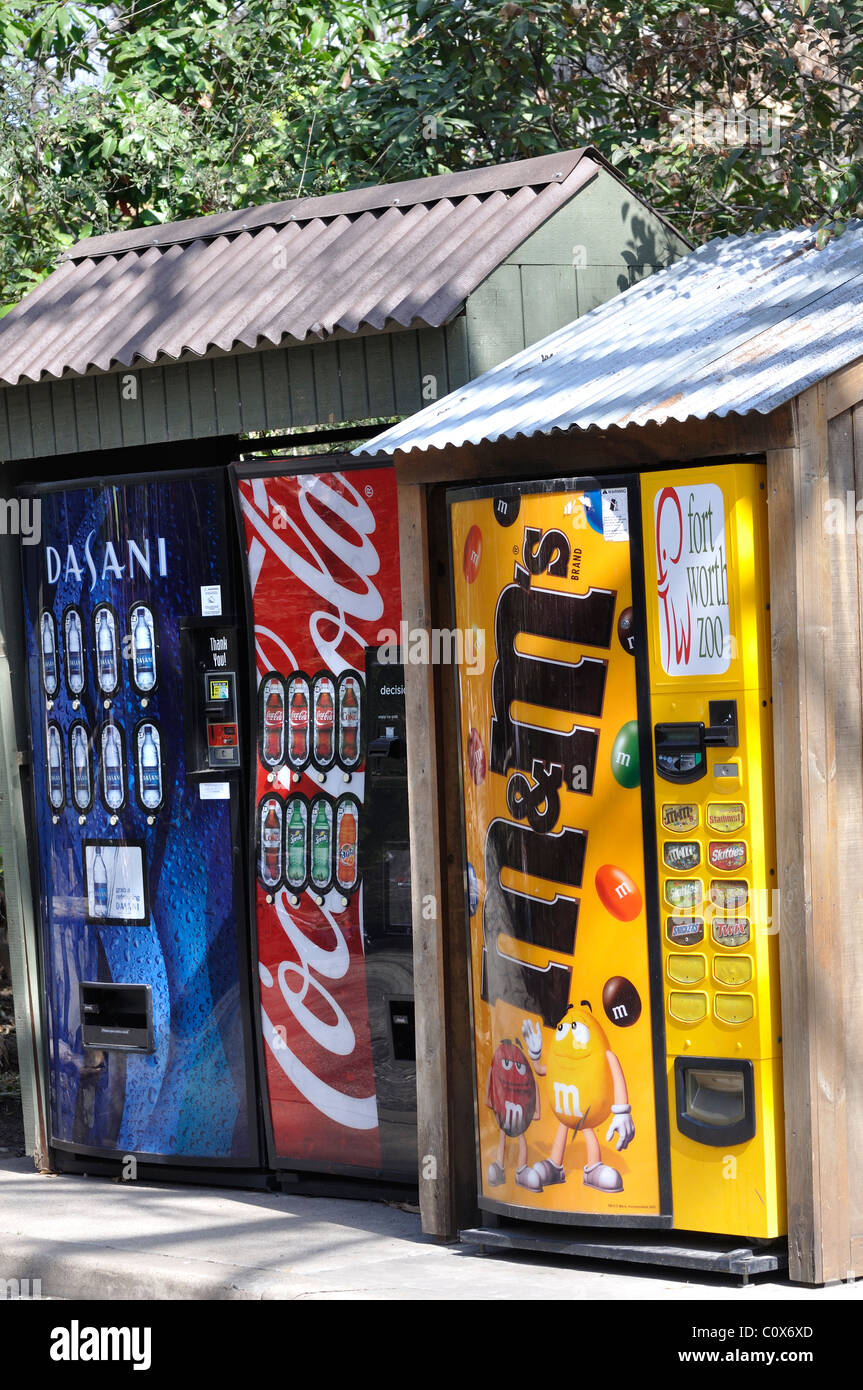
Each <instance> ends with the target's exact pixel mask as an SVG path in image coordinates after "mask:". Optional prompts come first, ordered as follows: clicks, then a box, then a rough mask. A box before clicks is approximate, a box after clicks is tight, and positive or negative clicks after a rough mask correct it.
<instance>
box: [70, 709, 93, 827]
mask: <svg viewBox="0 0 863 1390" xmlns="http://www.w3.org/2000/svg"><path fill="white" fill-rule="evenodd" d="M72 794H73V796H74V797H75V804H76V805H77V806H78V807H80V808H81V809H82V810H83V809H84V807H86V806H89V804H90V755H89V752H88V749H87V735H86V734H85V732H84V728H83V726H82V725H81V724H76V725H75V728H74V730H73V733H72Z"/></svg>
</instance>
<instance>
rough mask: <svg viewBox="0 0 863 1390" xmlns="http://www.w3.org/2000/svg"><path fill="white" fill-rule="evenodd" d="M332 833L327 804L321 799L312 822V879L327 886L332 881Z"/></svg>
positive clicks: (322, 885)
mask: <svg viewBox="0 0 863 1390" xmlns="http://www.w3.org/2000/svg"><path fill="white" fill-rule="evenodd" d="M331 839H332V833H331V830H330V818H329V815H328V814H327V804H326V802H325V801H319V802H318V804H317V807H316V809H315V819H314V822H313V824H312V881H313V882H314V883H315V884H316V885H317V886H318V888H325V887H326V885H327V884H328V883H329V881H330V844H331Z"/></svg>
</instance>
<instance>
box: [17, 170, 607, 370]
mask: <svg viewBox="0 0 863 1390" xmlns="http://www.w3.org/2000/svg"><path fill="white" fill-rule="evenodd" d="M600 166H604V161H603V160H602V157H601V156H600V155H599V154H597V153H596V151H594V150H592V149H590V148H587V149H583V150H569V151H565V152H563V153H561V154H555V155H544V156H542V157H541V158H539V159H527V160H521V161H518V162H517V163H513V164H506V165H497V166H495V167H493V168H486V169H475V170H470V171H468V172H466V173H458V174H447V175H444V176H441V177H436V178H430V179H415V180H411V181H409V182H404V183H393V184H383V185H378V186H377V187H375V188H361V189H356V190H354V191H353V192H348V193H336V194H332V195H330V196H327V197H318V198H302V199H296V200H294V201H292V202H286V203H274V204H270V205H269V206H267V207H261V208H252V209H248V210H246V211H243V212H229V213H219V214H216V215H214V216H212V217H201V218H193V219H191V220H188V221H184V222H176V223H172V224H170V225H167V226H159V227H147V228H144V229H142V230H136V231H131V232H120V233H116V234H112V235H109V236H102V237H94V238H92V239H89V240H86V241H82V242H79V243H78V245H77V246H75V247H73V249H72V250H71V251H70V252H69V253H68V255H67V256H66V257H64V258H63V261H62V262H61V264H60V265H59V266H58V268H57V269H56V270H55V271H54V272H53V273H52V274H51V275H50V276H49V277H48V278H47V279H46V280H44V281H43V282H42V283H41V284H40V285H39V286H37V288H36V289H35V290H34V291H33V292H32V293H31V294H29V295H28V296H27V297H26V298H25V299H23V300H22V301H21V303H20V304H18V305H16V306H15V308H14V309H12V310H11V312H10V313H9V314H7V315H6V317H5V318H3V319H2V320H0V382H5V383H6V384H8V385H15V384H16V383H17V382H19V381H22V380H27V381H39V380H41V379H42V378H45V377H54V378H58V377H61V376H63V375H64V374H66V375H70V374H71V375H75V376H81V375H83V374H85V373H86V372H88V371H91V370H94V369H95V370H98V371H107V370H109V369H110V368H112V367H116V366H124V367H133V366H140V365H145V364H152V363H155V362H157V361H158V362H162V361H166V360H176V359H178V358H182V357H184V356H186V355H188V354H193V355H195V356H203V355H204V354H205V353H207V352H210V351H212V350H214V349H221V350H222V351H225V352H230V351H233V350H235V349H238V348H252V349H254V348H260V347H264V348H266V347H275V346H278V345H280V344H282V343H285V342H296V343H301V342H305V341H308V340H321V339H325V338H327V337H328V336H329V335H331V334H333V333H337V332H338V333H341V334H345V333H347V334H353V333H356V332H358V331H359V330H360V329H365V330H369V329H371V330H378V331H381V330H384V329H387V328H388V327H401V328H411V327H416V326H428V327H438V326H440V325H441V324H443V323H447V322H448V321H449V320H450V319H451V318H452V317H453V316H454V315H455V314H456V313H457V312H458V310H459V309H460V308H461V307H462V305H463V304H464V301H465V300H466V299H467V297H468V296H469V295H470V294H471V293H472V292H473V290H474V289H476V287H477V286H478V285H479V284H480V283H481V282H482V281H483V280H484V279H485V278H486V277H487V276H488V275H489V274H490V273H491V271H492V270H494V269H495V267H496V266H498V265H499V264H500V263H501V261H503V260H505V259H506V257H507V256H508V255H510V253H511V252H512V251H514V250H515V248H516V247H517V246H519V245H520V244H521V242H522V241H524V240H525V239H526V238H527V237H528V236H530V235H531V233H532V232H534V231H536V229H537V228H538V227H540V226H541V225H542V223H543V222H545V221H546V219H547V218H548V217H550V216H551V215H552V214H553V213H554V212H556V211H557V209H558V208H559V207H561V206H562V205H563V204H564V203H566V202H568V201H569V199H570V198H572V197H573V195H574V194H575V193H577V192H578V191H579V189H580V188H582V187H584V185H585V184H586V183H588V182H589V181H590V180H591V179H592V178H593V177H594V176H595V174H596V173H597V171H598V169H599V167H600ZM604 167H605V166H604Z"/></svg>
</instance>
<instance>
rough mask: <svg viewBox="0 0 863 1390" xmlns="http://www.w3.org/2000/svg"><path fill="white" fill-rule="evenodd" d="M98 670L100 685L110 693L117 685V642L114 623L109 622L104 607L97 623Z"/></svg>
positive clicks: (100, 611)
mask: <svg viewBox="0 0 863 1390" xmlns="http://www.w3.org/2000/svg"><path fill="white" fill-rule="evenodd" d="M96 670H97V672H98V676H99V685H100V686H101V687H102V689H103V690H106V691H108V692H109V693H110V691H112V690H114V689H115V687H116V685H117V643H116V641H115V638H114V624H113V622H109V620H108V614H107V612H106V610H105V609H104V608H101V609H100V610H99V618H98V621H97V623H96Z"/></svg>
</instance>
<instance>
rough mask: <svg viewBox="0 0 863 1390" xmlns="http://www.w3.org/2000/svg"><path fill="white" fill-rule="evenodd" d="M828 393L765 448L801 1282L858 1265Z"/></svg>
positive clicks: (838, 520) (853, 819) (858, 1092)
mask: <svg viewBox="0 0 863 1390" xmlns="http://www.w3.org/2000/svg"><path fill="white" fill-rule="evenodd" d="M829 398H830V393H829V391H828V384H827V383H826V382H821V383H819V384H818V385H817V386H814V387H812V388H810V389H809V390H808V391H806V392H804V393H803V394H802V395H801V396H800V397H799V398H798V399H797V401H796V403H795V407H796V408H795V426H796V429H795V433H796V444H795V446H794V447H792V448H785V449H776V450H769V451H768V454H767V462H768V488H769V509H768V517H769V529H770V588H771V628H772V643H773V709H774V746H775V764H776V815H777V851H778V864H777V874H778V886H779V894H780V897H779V946H780V961H781V976H782V1013H783V1020H784V1025H783V1053H784V1070H785V1124H786V1149H787V1175H788V1218H789V1260H790V1266H789V1267H790V1274H791V1277H792V1279H794V1280H797V1281H799V1282H801V1283H807V1284H820V1283H825V1282H832V1281H835V1280H842V1279H848V1278H853V1277H854V1273H855V1270H856V1272H857V1273H858V1274H859V1273H861V1272H863V1211H861V1198H863V1192H861V1157H860V1155H861V1140H863V1130H861V1124H863V1081H861V1065H863V1023H861V1009H860V1004H859V1001H860V998H861V985H863V932H861V923H863V676H861V650H863V644H861V597H863V582H861V576H863V568H861V565H863V551H861V544H863V541H861V537H859V536H858V535H857V533H856V527H855V520H854V519H852V522H851V525H850V527H849V526H847V525H846V524H845V515H846V512H845V508H846V499H847V498H848V496H849V494H850V497H851V499H852V501H851V506H852V513H853V511H854V499H856V497H857V496H863V477H861V476H860V475H861V473H863V453H861V450H860V444H861V443H863V422H861V421H859V420H858V419H856V418H855V417H856V416H857V414H858V411H859V408H858V411H853V412H852V411H846V412H844V413H843V414H840V415H837V416H835V417H834V418H833V419H832V420H829V419H828V403H829ZM855 435H856V439H855ZM837 501H839V502H840V504H841V516H840V515H839V514H838V513H837V508H836V503H837ZM854 518H856V513H854Z"/></svg>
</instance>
